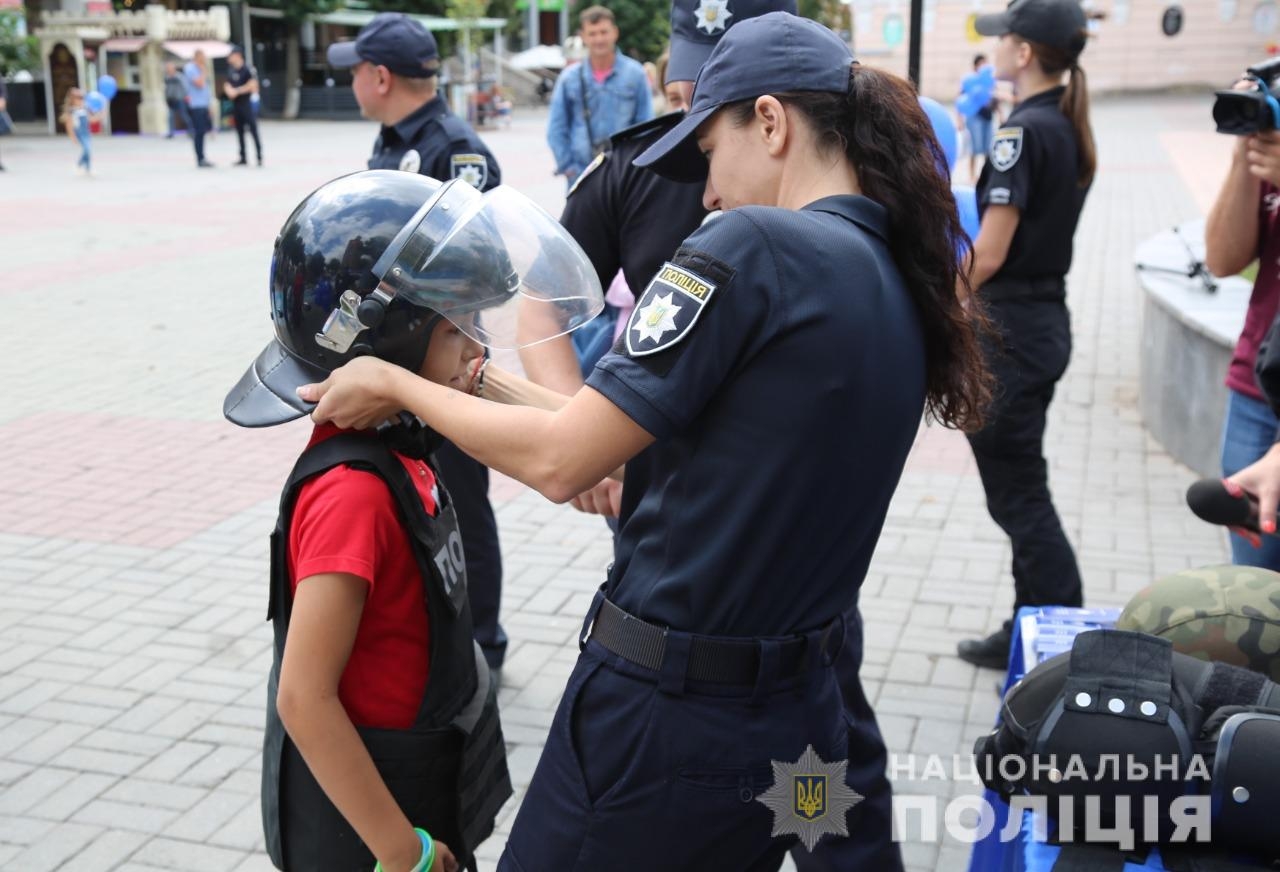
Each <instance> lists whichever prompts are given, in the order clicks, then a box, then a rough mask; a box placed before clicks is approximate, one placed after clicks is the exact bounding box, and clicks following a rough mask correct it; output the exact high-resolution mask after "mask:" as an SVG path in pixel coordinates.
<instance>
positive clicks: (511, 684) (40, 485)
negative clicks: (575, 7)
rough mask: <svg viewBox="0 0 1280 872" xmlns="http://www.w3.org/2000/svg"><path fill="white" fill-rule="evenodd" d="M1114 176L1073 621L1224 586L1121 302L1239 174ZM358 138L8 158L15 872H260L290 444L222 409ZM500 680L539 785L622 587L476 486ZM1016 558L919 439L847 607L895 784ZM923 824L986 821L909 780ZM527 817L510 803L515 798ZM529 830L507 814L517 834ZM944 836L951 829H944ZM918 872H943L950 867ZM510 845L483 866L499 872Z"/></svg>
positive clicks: (962, 731) (1081, 290)
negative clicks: (485, 518) (278, 524)
mask: <svg viewBox="0 0 1280 872" xmlns="http://www.w3.org/2000/svg"><path fill="white" fill-rule="evenodd" d="M1094 118H1095V122H1096V124H1097V127H1098V135H1099V144H1100V153H1101V168H1100V171H1099V176H1098V182H1097V184H1096V185H1095V187H1094V190H1093V193H1092V195H1091V197H1090V202H1089V205H1088V208H1087V209H1086V211H1085V215H1084V218H1083V221H1082V224H1081V227H1080V231H1079V234H1078V236H1077V255H1076V268H1075V270H1074V272H1073V274H1072V276H1071V307H1072V312H1073V317H1074V322H1075V328H1076V350H1075V357H1074V360H1073V363H1072V365H1071V368H1070V370H1069V372H1068V374H1067V377H1066V380H1065V381H1064V383H1063V384H1062V386H1061V392H1060V395H1059V399H1058V400H1057V402H1056V403H1055V405H1054V408H1053V413H1052V416H1051V417H1052V423H1051V428H1050V432H1049V451H1050V458H1051V462H1052V471H1053V485H1054V490H1055V494H1056V496H1057V499H1058V505H1059V508H1060V509H1061V511H1062V513H1063V516H1064V518H1065V521H1066V524H1067V528H1068V532H1069V535H1070V536H1071V539H1072V541H1073V542H1075V543H1076V544H1077V546H1078V548H1079V554H1080V560H1081V564H1082V566H1083V569H1084V575H1085V579H1086V586H1087V592H1088V597H1089V598H1090V600H1091V601H1092V602H1094V603H1097V604H1120V603H1123V602H1124V600H1125V599H1126V598H1127V597H1128V596H1129V595H1130V594H1131V593H1133V592H1134V591H1136V590H1137V589H1138V588H1139V587H1141V586H1142V585H1144V584H1145V583H1147V582H1148V581H1149V580H1150V579H1151V578H1152V577H1154V576H1156V575H1158V574H1160V573H1164V572H1168V571H1170V570H1175V569H1179V568H1182V567H1185V566H1192V565H1197V564H1205V563H1210V562H1215V561H1218V560H1221V559H1222V558H1223V557H1224V555H1225V553H1226V551H1225V543H1224V540H1223V538H1222V537H1221V536H1220V535H1219V534H1218V532H1217V531H1215V530H1212V529H1209V528H1207V527H1205V526H1202V525H1200V524H1198V523H1197V522H1195V521H1194V520H1193V519H1191V518H1190V516H1189V515H1188V514H1187V513H1186V512H1185V511H1184V510H1183V507H1182V499H1181V493H1182V490H1183V489H1184V488H1185V486H1186V484H1187V482H1188V481H1189V480H1190V479H1191V478H1192V476H1191V474H1190V473H1189V472H1188V471H1187V470H1186V469H1184V468H1182V467H1180V466H1178V465H1177V464H1176V463H1174V462H1172V461H1171V460H1170V458H1169V457H1168V456H1167V455H1166V454H1165V453H1164V452H1163V451H1161V450H1160V448H1159V446H1158V445H1156V444H1155V443H1154V442H1153V441H1152V440H1151V439H1150V437H1149V436H1147V435H1146V433H1145V431H1144V430H1143V428H1142V425H1141V421H1140V420H1139V417H1138V411H1137V403H1136V391H1137V383H1138V378H1137V375H1138V349H1139V331H1140V323H1139V318H1140V312H1141V307H1140V293H1139V291H1138V289H1137V285H1136V283H1135V281H1134V279H1133V274H1132V270H1131V261H1130V253H1131V252H1132V250H1133V248H1134V246H1135V244H1136V243H1137V242H1138V241H1139V240H1140V239H1142V238H1144V237H1146V236H1148V235H1150V234H1151V233H1154V232H1155V231H1157V230H1160V229H1162V228H1165V227H1168V226H1170V225H1172V224H1173V223H1175V222H1176V221H1178V220H1180V219H1184V218H1186V217H1189V216H1192V215H1195V214H1197V212H1200V211H1203V209H1204V208H1205V205H1206V202H1207V199H1208V198H1211V197H1212V194H1213V190H1214V187H1215V184H1216V182H1215V180H1216V178H1218V176H1219V175H1220V171H1221V165H1222V161H1223V160H1224V159H1225V155H1226V149H1227V147H1228V146H1229V143H1228V142H1227V141H1226V140H1225V138H1216V137H1214V136H1213V135H1212V134H1208V133H1205V132H1204V131H1205V130H1206V129H1207V120H1208V102H1207V100H1198V101H1197V100H1192V99H1189V98H1151V97H1144V98H1142V99H1124V100H1111V101H1104V102H1101V103H1099V104H1098V105H1097V106H1096V108H1095V115H1094ZM542 121H543V118H542V116H541V115H539V114H537V113H532V114H530V113H526V114H525V115H524V116H523V117H519V118H517V119H516V123H515V126H514V127H513V128H512V129H510V130H505V131H498V132H494V133H491V134H489V135H488V137H487V138H488V140H489V141H490V143H491V144H492V146H493V148H494V151H495V152H496V153H497V154H498V156H499V158H500V160H501V161H502V164H503V167H504V169H505V173H504V175H505V178H506V180H507V181H509V182H510V183H513V184H515V185H517V186H518V187H520V188H522V189H523V190H525V191H526V192H527V193H529V194H530V195H531V196H533V197H534V198H535V199H537V200H538V201H539V202H541V203H543V205H545V206H546V208H548V209H549V210H551V211H552V212H553V213H554V212H556V211H558V209H559V207H560V203H561V196H562V190H563V186H562V183H561V181H560V180H559V179H555V178H553V177H551V176H550V174H549V167H550V162H549V159H548V158H547V156H546V151H545V148H544V146H543V145H542V142H541V130H542ZM372 133H373V131H372V129H371V127H370V126H369V125H367V124H355V123H351V124H340V123H331V124H320V123H298V124H281V123H267V124H265V125H264V126H263V135H264V140H265V145H266V156H267V163H268V165H267V167H266V168H265V169H263V170H258V169H244V168H241V169H236V168H232V167H230V166H229V164H230V162H231V161H232V160H233V159H234V154H233V150H234V139H233V137H231V136H228V135H227V134H222V135H221V136H220V137H219V138H218V140H217V141H216V142H214V143H213V144H212V145H211V146H210V154H211V157H212V159H213V160H214V161H216V162H218V164H219V166H218V168H217V169H215V170H211V171H197V170H196V169H195V168H194V159H193V157H192V155H191V152H190V149H189V146H188V145H187V144H186V143H185V142H183V141H176V140H175V141H172V142H167V141H164V140H154V139H139V138H136V137H133V138H124V137H121V138H116V139H111V140H101V139H100V140H98V141H97V142H96V143H95V167H96V169H97V172H98V177H97V178H92V179H84V178H77V177H74V176H73V174H72V165H73V163H74V160H75V156H74V151H73V148H72V146H71V144H70V143H68V142H67V141H66V139H65V138H64V137H63V138H50V137H42V136H41V137H36V136H30V137H18V138H9V139H8V140H6V141H5V142H4V162H5V164H6V166H7V167H8V169H9V171H8V172H6V173H5V174H4V175H3V176H0V204H3V205H2V206H0V251H2V252H3V253H2V254H0V258H2V259H3V261H4V263H5V271H4V277H3V279H0V306H2V307H3V312H4V315H3V321H2V322H0V323H2V324H3V326H2V327H0V329H3V331H4V334H5V343H4V348H5V351H4V354H3V356H0V384H3V386H4V387H3V395H4V402H3V403H0V456H2V457H4V458H5V459H6V461H7V462H6V463H5V464H4V465H3V466H0V604H2V607H0V868H4V869H23V870H25V872H41V870H49V869H57V868H63V866H64V864H66V868H72V865H71V864H72V863H74V868H77V869H88V870H95V872H97V870H122V872H123V870H129V872H143V870H157V869H184V870H209V872H224V870H258V869H267V868H269V864H268V863H267V861H266V859H265V857H264V855H263V854H261V853H260V849H261V837H260V835H259V820H258V766H259V764H258V754H259V752H258V749H259V740H260V728H261V722H262V702H263V696H264V679H265V674H266V670H267V667H268V661H269V638H270V637H269V632H268V627H267V625H266V624H265V623H264V622H263V620H262V617H263V614H264V611H265V603H266V596H265V593H266V591H265V584H264V582H265V579H264V571H265V565H266V560H265V558H266V550H265V544H266V533H267V531H268V528H269V526H270V523H271V520H272V518H273V516H274V505H273V502H274V499H275V496H276V494H277V489H278V487H279V485H280V483H281V480H282V477H283V475H284V473H285V472H286V470H287V467H288V464H289V462H290V461H291V459H292V457H293V455H294V454H295V452H296V451H297V450H298V449H299V447H300V446H301V444H302V442H303V441H304V439H305V436H306V431H307V427H306V425H305V424H303V423H300V424H297V425H293V426H289V427H283V428H277V429H274V430H267V431H256V432H250V431H242V430H238V429H236V428H234V427H232V426H230V425H228V424H226V423H224V422H223V421H222V419H221V415H220V409H221V401H222V397H223V394H224V393H225V391H226V390H227V388H228V387H229V386H230V385H231V384H232V383H233V382H234V381H235V379H236V378H237V377H238V376H239V374H240V372H241V370H242V369H243V367H244V366H245V365H246V364H247V363H248V361H249V360H250V359H251V357H252V356H253V354H254V353H255V352H256V351H257V350H258V349H259V348H260V346H261V345H262V344H263V342H264V341H265V340H266V338H267V337H268V332H269V327H268V322H267V311H266V305H265V304H266V294H265V288H264V287H263V285H264V282H265V279H266V275H267V267H268V262H269V253H270V247H271V244H272V240H273V238H274V234H275V232H276V230H277V228H278V227H279V226H280V224H281V222H282V221H283V219H284V217H285V216H286V215H287V213H288V211H289V209H290V208H291V207H292V206H293V205H294V204H295V203H296V202H297V201H298V200H299V199H300V198H301V197H302V196H303V195H304V194H305V193H306V192H307V191H308V190H310V189H311V188H312V187H314V186H316V185H318V184H320V183H321V182H323V181H325V180H327V179H328V178H331V177H332V176H334V175H337V174H339V173H341V172H344V171H346V170H349V169H357V168H359V167H360V161H361V157H362V156H363V155H364V153H365V152H366V149H367V148H368V145H369V142H370V140H371V138H372ZM494 500H495V503H496V504H497V506H498V513H499V520H500V524H501V532H502V542H503V548H504V552H505V556H506V561H507V570H508V571H507V587H506V596H505V601H504V610H505V616H504V622H505V624H506V627H507V630H508V631H509V633H510V635H511V637H512V648H511V652H510V656H509V659H508V665H507V668H506V670H505V672H504V674H503V689H502V703H503V718H504V725H505V729H506V733H507V737H508V739H509V740H510V742H511V767H512V771H513V775H514V777H515V780H516V782H517V784H518V785H519V786H520V787H523V786H524V785H525V784H527V782H528V779H529V776H530V774H531V773H532V771H533V767H534V764H535V761H536V759H537V756H538V753H539V749H540V746H541V743H542V741H543V737H544V735H545V731H546V728H547V725H548V723H549V722H550V719H551V714H552V711H553V710H554V706H555V704H556V701H557V699H558V697H559V694H560V691H561V689H562V687H563V684H564V680H565V678H566V676H567V674H568V672H569V670H570V668H571V665H572V662H573V659H574V655H575V646H574V645H573V642H572V639H573V636H574V633H575V630H576V628H577V625H578V621H579V619H580V616H581V614H582V613H583V611H584V609H585V606H586V603H587V602H588V596H589V592H590V591H591V590H592V589H593V588H594V587H595V586H596V584H597V583H598V581H599V579H600V575H601V571H602V569H603V567H604V565H605V564H606V562H607V560H608V555H609V541H608V538H607V536H606V535H605V533H604V530H603V528H602V526H601V524H600V523H599V521H598V520H597V519H595V518H589V517H584V516H581V515H578V514H576V513H574V512H573V511H572V510H571V509H569V508H567V507H558V506H554V505H552V504H550V503H547V502H545V501H544V500H542V499H541V498H540V497H538V496H537V495H535V494H532V493H530V492H528V491H526V490H525V489H524V488H522V487H521V486H519V485H517V484H515V483H513V482H511V481H508V480H504V479H499V480H497V481H496V482H495V485H494ZM1008 557H1009V554H1008V548H1007V546H1006V544H1005V542H1004V541H1003V540H1002V538H1001V536H1000V534H999V532H998V530H996V528H995V527H994V526H993V524H992V523H991V522H990V520H989V519H988V518H987V516H986V513H985V510H984V507H983V503H982V495H981V490H980V487H979V484H978V480H977V476H976V472H975V470H974V467H973V464H972V462H971V460H970V457H969V454H968V451H967V447H966V445H965V443H964V440H963V439H962V438H961V437H958V436H956V435H955V434H953V433H949V432H946V431H942V430H939V429H936V428H934V429H922V430H921V433H920V437H919V441H918V443H917V446H916V449H915V451H914V452H913V453H912V456H911V459H910V461H909V464H908V468H907V472H906V474H905V476H904V478H903V481H902V485H901V487H900V488H899V491H898V493H897V496H896V497H895V499H894V502H893V506H892V510H891V512H890V516H889V519H888V523H887V524H886V526H885V530H884V535H883V537H882V539H881V542H880V547H879V549H878V551H877V554H876V559H875V561H874V563H873V565H872V569H871V573H870V575H869V577H868V578H867V581H866V584H865V585H864V587H863V593H862V603H863V608H864V611H865V615H866V625H867V656H866V666H865V669H864V675H865V679H866V682H867V685H868V690H869V695H870V697H871V699H872V700H873V702H874V703H875V704H876V708H877V711H878V712H879V715H880V722H881V726H882V727H883V729H884V732H885V736H886V738H887V740H888V742H889V745H890V748H891V750H892V751H894V752H895V753H899V754H906V753H917V754H930V753H939V754H945V755H950V754H952V753H955V752H960V751H963V750H966V749H968V748H969V747H970V746H971V744H972V741H973V739H974V738H975V737H976V736H977V735H979V734H980V733H982V732H983V731H984V730H986V729H987V728H988V726H989V724H990V723H991V720H992V718H993V716H994V714H995V708H996V697H995V693H994V690H993V688H994V685H995V681H996V675H995V673H991V672H978V671H976V670H974V669H972V668H970V667H968V666H967V665H965V664H963V663H961V662H959V661H958V660H956V659H955V658H954V657H953V656H951V655H952V652H953V650H954V646H955V643H956V642H957V641H958V640H960V639H962V638H964V637H966V636H969V635H972V634H974V633H978V632H981V631H984V630H986V629H988V628H990V627H993V626H994V625H995V624H997V623H998V622H999V620H1000V619H1001V618H1002V617H1003V615H1004V612H1005V610H1006V609H1007V607H1008V605H1009V603H1010V601H1011V583H1010V580H1009V576H1008V572H1007V562H1008ZM898 788H899V790H900V791H903V792H911V793H929V794H936V795H938V796H939V797H940V798H941V800H946V799H948V798H950V797H952V796H955V795H959V794H963V793H968V792H971V791H973V790H974V788H973V787H972V786H971V785H967V784H961V783H952V782H949V781H929V782H908V781H907V780H906V779H899V781H898ZM518 798H519V794H518V795H517V800H518ZM515 807H516V803H515V802H512V803H510V804H509V805H508V808H507V809H506V811H505V812H504V815H503V820H502V825H503V826H502V832H503V834H505V832H506V831H507V829H508V828H509V826H510V820H511V817H512V813H513V812H514V809H515ZM939 808H941V806H939ZM910 835H912V839H910V840H908V842H907V844H906V845H905V846H904V847H905V851H906V855H907V860H908V863H909V864H910V866H911V869H912V870H927V869H937V870H946V872H952V870H958V869H962V868H964V863H965V858H966V856H967V853H966V851H965V849H964V846H963V845H960V844H958V843H955V842H950V843H943V844H941V845H939V844H936V843H932V842H927V841H922V840H921V838H920V836H919V834H918V833H917V834H910ZM501 843H502V838H501V837H495V839H493V840H491V841H490V843H489V844H488V845H486V846H485V848H484V851H483V856H484V857H485V858H486V861H487V864H489V865H486V868H491V863H492V860H493V859H494V858H495V857H496V856H497V854H498V852H499V851H500V848H501Z"/></svg>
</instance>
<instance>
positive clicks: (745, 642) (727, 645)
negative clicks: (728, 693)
mask: <svg viewBox="0 0 1280 872" xmlns="http://www.w3.org/2000/svg"><path fill="white" fill-rule="evenodd" d="M666 637H667V631H666V630H664V629H663V628H662V627H658V626H655V625H653V624H650V623H648V622H646V621H642V620H641V619H639V618H637V617H635V616H633V615H629V614H627V613H626V612H624V611H623V610H622V609H620V608H618V607H617V606H615V605H614V604H613V603H611V602H609V601H608V600H607V599H606V600H604V601H603V602H602V603H601V604H600V611H599V613H598V614H597V615H596V619H595V622H594V623H593V624H592V628H591V635H590V637H589V638H591V639H594V640H595V641H596V642H598V643H600V645H602V646H603V647H604V648H606V649H607V650H609V651H611V652H613V653H614V654H617V655H618V656H619V657H622V658H624V659H626V660H630V661H631V662H632V663H635V664H636V665H638V666H643V667H645V668H646V669H652V670H654V671H658V670H659V669H661V667H662V655H663V652H664V651H665V650H666ZM824 638H826V637H825V636H824ZM807 648H808V646H807V644H806V642H805V640H804V638H803V637H796V638H794V639H787V640H785V641H783V642H782V643H781V650H780V651H779V659H778V674H779V676H780V677H782V676H790V675H798V674H799V673H801V672H803V671H804V669H805V667H806V666H807V665H808V664H809V663H810V656H809V655H810V653H811V652H808V651H807ZM759 670H760V646H759V644H758V643H756V642H754V641H752V640H750V639H713V638H710V637H706V636H694V637H693V640H692V643H691V644H690V647H689V669H688V672H687V673H686V674H685V677H686V678H687V679H688V680H689V681H705V682H709V683H714V684H738V685H750V684H754V683H755V681H756V679H757V677H758V676H759Z"/></svg>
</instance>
